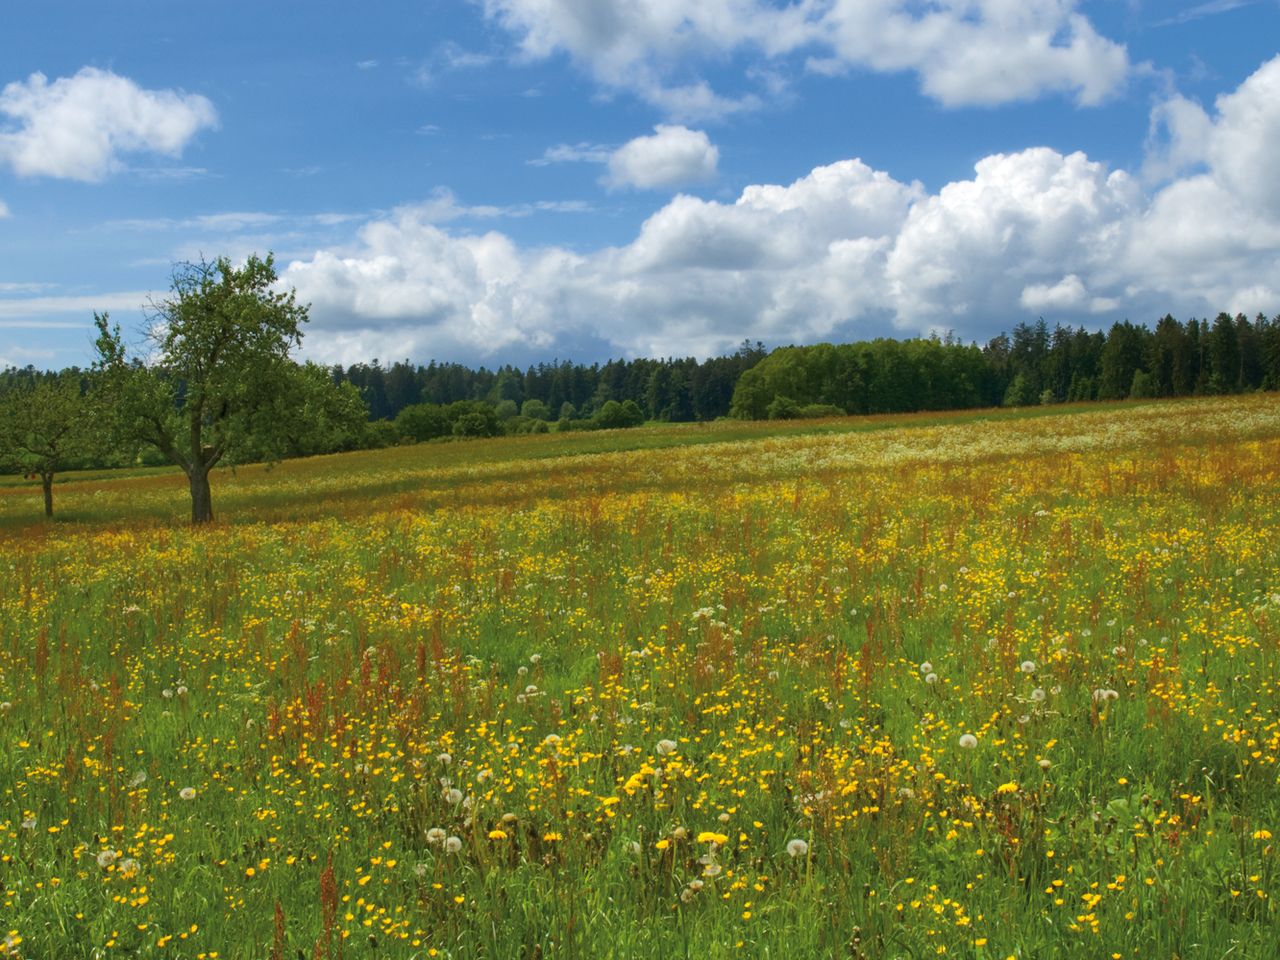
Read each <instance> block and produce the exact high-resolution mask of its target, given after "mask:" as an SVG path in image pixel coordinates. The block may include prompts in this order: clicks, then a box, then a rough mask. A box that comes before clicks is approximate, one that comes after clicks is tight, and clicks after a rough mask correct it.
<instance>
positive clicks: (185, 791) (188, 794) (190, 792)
mask: <svg viewBox="0 0 1280 960" xmlns="http://www.w3.org/2000/svg"><path fill="white" fill-rule="evenodd" d="M178 796H179V797H181V798H182V799H183V800H194V799H195V798H196V788H195V787H183V788H182V789H181V790H179V791H178Z"/></svg>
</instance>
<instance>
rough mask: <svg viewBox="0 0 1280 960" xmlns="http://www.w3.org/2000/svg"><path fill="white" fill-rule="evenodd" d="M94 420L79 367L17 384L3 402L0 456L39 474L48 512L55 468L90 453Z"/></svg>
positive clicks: (0, 406) (7, 462)
mask: <svg viewBox="0 0 1280 960" xmlns="http://www.w3.org/2000/svg"><path fill="white" fill-rule="evenodd" d="M93 420H94V418H93V416H92V414H91V412H90V398H89V397H88V396H86V394H85V393H84V392H83V391H82V389H81V385H80V377H79V375H78V372H77V371H69V372H68V373H65V374H63V375H62V376H58V377H53V376H50V377H42V378H41V379H38V380H36V381H34V382H31V383H28V384H23V385H21V386H18V387H15V388H14V389H13V390H12V391H11V392H9V393H8V394H7V395H6V396H5V397H4V401H3V404H0V458H3V460H4V463H5V465H6V466H7V467H9V468H11V469H14V470H17V471H19V472H21V473H23V474H32V473H34V474H36V475H37V476H39V477H40V485H41V487H42V488H43V490H44V515H45V516H46V517H52V516H53V477H54V474H56V473H57V472H58V471H59V470H61V469H63V468H65V467H66V466H67V465H68V463H69V462H71V461H73V460H77V459H82V458H84V457H85V455H86V454H87V453H89V450H90V447H91V446H92V445H93V440H94V437H95V436H96V435H97V434H96V427H97V425H96V424H95V423H94V422H93Z"/></svg>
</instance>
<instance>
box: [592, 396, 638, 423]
mask: <svg viewBox="0 0 1280 960" xmlns="http://www.w3.org/2000/svg"><path fill="white" fill-rule="evenodd" d="M591 420H592V423H594V425H595V426H596V427H597V428H599V429H601V430H617V429H620V428H623V427H638V426H640V424H642V423H644V414H643V413H641V412H640V408H639V407H638V406H637V405H636V402H635V401H634V400H628V401H627V402H626V403H619V402H618V401H617V400H607V401H605V404H604V406H603V407H601V408H600V410H599V411H598V412H597V413H596V415H595V416H594V417H592V418H591Z"/></svg>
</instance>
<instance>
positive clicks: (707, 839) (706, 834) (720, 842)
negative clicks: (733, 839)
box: [698, 830, 729, 847]
mask: <svg viewBox="0 0 1280 960" xmlns="http://www.w3.org/2000/svg"><path fill="white" fill-rule="evenodd" d="M698 842H699V843H714V844H715V845H716V846H718V847H722V846H724V845H725V844H726V843H728V842H729V837H728V836H727V835H725V834H723V833H714V832H712V831H710V830H703V831H702V832H701V833H700V834H698Z"/></svg>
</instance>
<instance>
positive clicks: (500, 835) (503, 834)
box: [489, 828, 507, 840]
mask: <svg viewBox="0 0 1280 960" xmlns="http://www.w3.org/2000/svg"><path fill="white" fill-rule="evenodd" d="M489 839H490V840H505V839H507V831H505V830H501V829H498V828H494V829H493V830H490V831H489Z"/></svg>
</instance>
